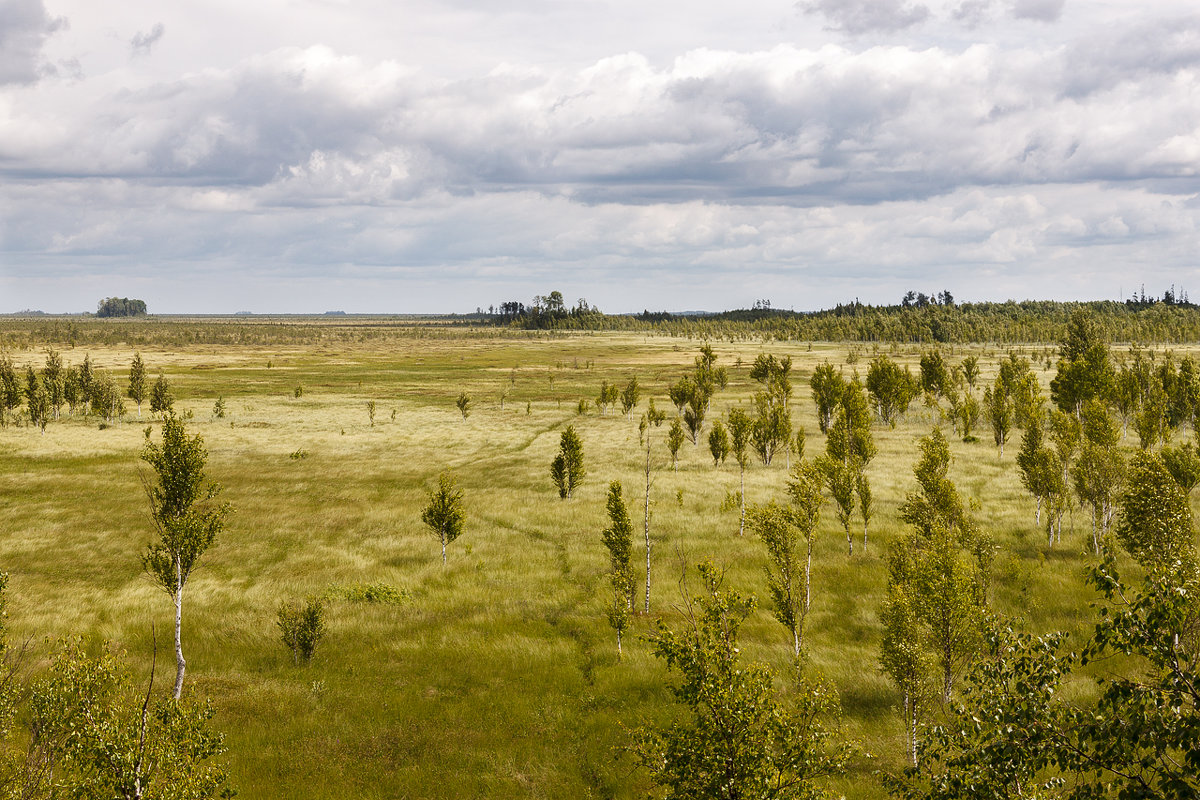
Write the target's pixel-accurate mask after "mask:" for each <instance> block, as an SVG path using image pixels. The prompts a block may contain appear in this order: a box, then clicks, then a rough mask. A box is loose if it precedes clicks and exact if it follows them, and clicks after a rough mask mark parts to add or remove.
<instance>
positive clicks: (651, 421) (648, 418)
mask: <svg viewBox="0 0 1200 800" xmlns="http://www.w3.org/2000/svg"><path fill="white" fill-rule="evenodd" d="M666 418H667V414H666V412H664V411H659V410H658V409H657V408H655V407H654V398H651V399H650V403H649V408H647V409H646V413H645V414H643V415H642V420H641V422H640V423H639V424H638V432H639V435H640V436H641V437H642V438H643V439H644V440H645V443H646V467H645V476H646V494H645V497H644V498H643V506H642V511H643V512H644V527H643V533H644V534H645V538H646V613H647V614H649V613H650V563H651V562H650V549H651V542H650V485H651V479H650V475H651V471H650V431H651V429H652V428H661V427H662V424H663V422H664V421H665V420H666Z"/></svg>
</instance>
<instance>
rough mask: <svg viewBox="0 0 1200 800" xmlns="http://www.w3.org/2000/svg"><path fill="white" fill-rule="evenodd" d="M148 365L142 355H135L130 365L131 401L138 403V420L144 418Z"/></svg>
mask: <svg viewBox="0 0 1200 800" xmlns="http://www.w3.org/2000/svg"><path fill="white" fill-rule="evenodd" d="M146 392H147V389H146V365H145V363H143V361H142V354H141V353H134V354H133V363H132V364H130V365H129V399H130V400H132V401H133V402H135V403H137V408H138V419H141V418H142V403H144V402H145V401H146Z"/></svg>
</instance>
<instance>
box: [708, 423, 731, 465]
mask: <svg viewBox="0 0 1200 800" xmlns="http://www.w3.org/2000/svg"><path fill="white" fill-rule="evenodd" d="M708 451H709V452H710V453H712V457H713V466H714V467H719V466H721V464H723V463H725V459H726V458H728V457H729V433H728V432H726V430H725V426H724V425H723V424H722V423H721V420H717V421H716V422H714V423H713V426H712V430H711V431H709V432H708Z"/></svg>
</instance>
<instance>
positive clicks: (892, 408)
mask: <svg viewBox="0 0 1200 800" xmlns="http://www.w3.org/2000/svg"><path fill="white" fill-rule="evenodd" d="M918 388H919V385H918V383H917V380H916V378H914V377H913V376H912V373H910V372H909V371H908V370H904V369H901V368H900V366H899V365H898V364H896V362H895V361H892V360H891V359H890V358H888V357H887V356H885V355H880V356H876V357H875V358H874V359H873V360H872V361H871V368H870V370H868V371H867V393H868V394H870V396H871V405H873V406H874V407H875V411H876V412H877V413H878V414H879V418H880V419H881V420H883V421H884V422H886V423H887V424H888V425H890V426H891V427H893V428H894V427H896V419H897V418H898V417H899V416H900V415H901V414H903V413H905V412H906V411H908V406H909V404H910V403H912V401H913V398H915V397H916V396H917V391H918Z"/></svg>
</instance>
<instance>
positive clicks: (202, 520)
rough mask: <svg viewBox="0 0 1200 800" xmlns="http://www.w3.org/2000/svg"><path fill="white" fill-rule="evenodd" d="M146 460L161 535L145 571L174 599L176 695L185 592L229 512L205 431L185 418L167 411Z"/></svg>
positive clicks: (147, 556)
mask: <svg viewBox="0 0 1200 800" xmlns="http://www.w3.org/2000/svg"><path fill="white" fill-rule="evenodd" d="M142 460H143V461H145V462H146V463H147V464H149V465H150V467H151V468H152V469H153V470H154V479H153V480H152V481H151V480H146V479H144V478H143V482H144V484H145V486H146V495H147V497H148V498H149V501H150V517H151V519H152V520H153V521H154V527H155V529H156V531H157V533H158V539H157V540H156V541H152V542H150V544H149V545H148V546H147V547H146V552H145V553H144V554H143V555H142V569H143V570H145V572H146V573H147V574H148V575H149V576H150V577H151V578H152V579H153V580H154V582H155V583H157V584H158V585H159V587H160V588H161V589H162V590H163V591H165V592H166V593H167V594H168V595H169V596H170V597H171V598H172V600H173V601H174V602H175V657H176V666H177V672H176V677H175V699H176V700H178V699H179V696H180V692H181V691H182V690H183V675H184V666H185V662H184V659H183V645H182V614H183V591H184V588H185V587H186V586H187V582H188V578H189V577H190V576H191V574H192V570H193V569H195V568H196V565H197V564H198V562H199V561H200V558H201V556H203V555H204V552H205V551H206V550H208V548H209V547H210V546H212V543H213V542H214V541H215V540H216V537H217V534H218V533H219V532H220V531H221V529H222V528H223V527H224V525H225V516H226V515H227V514H228V513H229V507H228V506H227V505H217V504H216V503H215V502H214V501H215V498H216V496H217V494H218V493H219V492H220V487H219V486H217V485H216V484H213V483H210V482H208V480H207V479H206V478H205V475H204V465H205V462H206V461H207V460H208V452H207V451H206V450H205V449H204V440H203V438H201V436H200V434H196V435H195V436H192V437H189V436H188V435H187V431H186V430H185V428H184V424H183V420H182V419H180V418H179V417H177V416H175V414H174V413H168V414H167V416H166V419H165V420H164V422H163V432H162V445H158V444H155V443H154V442H153V441H151V439H150V428H149V427H147V428H146V444H145V446H144V447H143V448H142Z"/></svg>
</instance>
